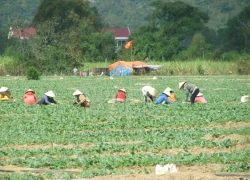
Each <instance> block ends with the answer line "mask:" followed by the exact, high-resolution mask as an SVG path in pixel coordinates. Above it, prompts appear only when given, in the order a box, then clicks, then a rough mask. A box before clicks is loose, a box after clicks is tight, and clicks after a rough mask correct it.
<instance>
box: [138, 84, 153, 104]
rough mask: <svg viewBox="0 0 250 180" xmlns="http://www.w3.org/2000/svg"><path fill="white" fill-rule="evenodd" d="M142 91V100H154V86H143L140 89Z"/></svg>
mask: <svg viewBox="0 0 250 180" xmlns="http://www.w3.org/2000/svg"><path fill="white" fill-rule="evenodd" d="M141 91H142V95H143V98H144V102H145V103H146V102H148V101H149V102H154V100H155V97H156V96H157V91H156V89H155V88H153V87H151V86H144V87H142V89H141Z"/></svg>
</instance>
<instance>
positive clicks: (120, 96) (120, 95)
mask: <svg viewBox="0 0 250 180" xmlns="http://www.w3.org/2000/svg"><path fill="white" fill-rule="evenodd" d="M115 101H116V102H125V101H126V93H125V92H123V91H118V93H117V94H116V96H115Z"/></svg>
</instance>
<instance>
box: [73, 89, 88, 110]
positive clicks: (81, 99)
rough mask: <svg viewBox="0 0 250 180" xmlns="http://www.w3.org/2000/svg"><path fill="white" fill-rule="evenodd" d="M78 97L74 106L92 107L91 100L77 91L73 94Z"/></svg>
mask: <svg viewBox="0 0 250 180" xmlns="http://www.w3.org/2000/svg"><path fill="white" fill-rule="evenodd" d="M72 95H73V96H75V97H76V102H74V105H80V106H81V107H87V108H89V107H90V100H89V99H88V98H87V97H86V96H85V95H84V94H83V93H82V92H81V91H79V90H76V91H75V92H74V93H73V94H72Z"/></svg>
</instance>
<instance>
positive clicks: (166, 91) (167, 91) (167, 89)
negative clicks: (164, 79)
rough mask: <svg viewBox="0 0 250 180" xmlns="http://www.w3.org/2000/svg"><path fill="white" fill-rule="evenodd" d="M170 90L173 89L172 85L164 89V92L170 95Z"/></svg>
mask: <svg viewBox="0 0 250 180" xmlns="http://www.w3.org/2000/svg"><path fill="white" fill-rule="evenodd" d="M170 91H173V90H172V89H171V88H170V87H167V88H166V89H165V90H164V91H163V93H164V94H166V95H168V96H170Z"/></svg>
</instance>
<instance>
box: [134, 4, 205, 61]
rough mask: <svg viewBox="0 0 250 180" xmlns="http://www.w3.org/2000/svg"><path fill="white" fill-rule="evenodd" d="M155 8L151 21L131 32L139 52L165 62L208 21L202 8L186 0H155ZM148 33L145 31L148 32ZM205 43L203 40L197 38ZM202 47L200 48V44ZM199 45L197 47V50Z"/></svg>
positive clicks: (183, 47)
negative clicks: (172, 1)
mask: <svg viewBox="0 0 250 180" xmlns="http://www.w3.org/2000/svg"><path fill="white" fill-rule="evenodd" d="M152 6H153V7H154V11H153V14H152V18H151V22H150V23H149V24H148V25H147V26H145V27H142V28H140V29H139V30H138V31H137V32H135V33H134V34H132V39H133V41H134V45H135V46H136V48H137V55H136V57H139V55H141V54H143V53H145V55H147V56H150V58H152V59H158V60H162V61H166V60H167V59H170V58H171V57H172V56H173V55H176V54H178V53H179V52H180V51H181V50H183V49H186V48H187V47H188V46H189V45H190V43H189V40H190V39H191V38H192V37H193V35H194V34H195V33H196V32H197V31H200V30H202V28H203V26H204V24H205V23H206V22H207V21H208V16H207V15H206V14H205V13H203V12H201V11H200V10H199V9H197V8H195V7H192V6H190V5H188V4H185V3H183V2H180V1H179V2H175V3H164V2H163V1H156V2H154V3H152ZM145 32H146V33H145ZM195 39H197V40H194V41H200V42H199V43H198V42H197V43H196V42H195V43H196V44H197V45H193V46H198V44H202V46H203V45H204V39H202V38H200V39H201V40H198V39H199V38H198V37H197V38H195ZM199 48H201V47H199ZM196 49H197V48H196V47H194V50H193V51H195V52H196Z"/></svg>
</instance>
